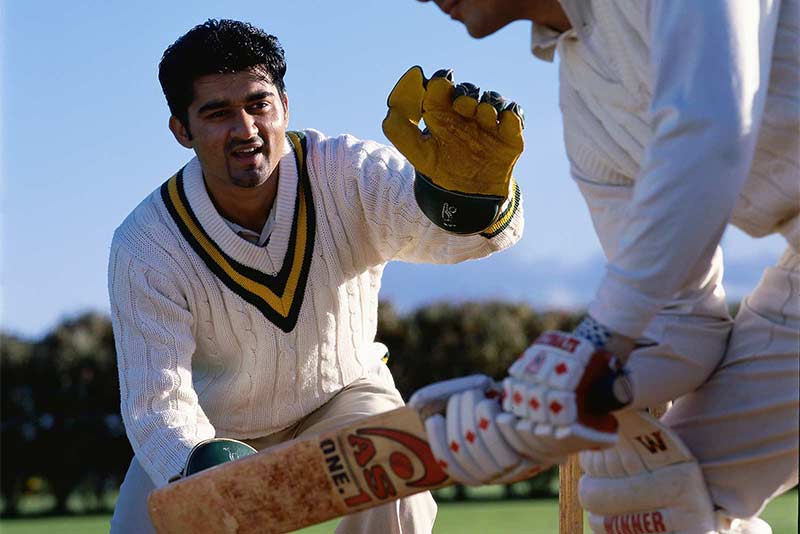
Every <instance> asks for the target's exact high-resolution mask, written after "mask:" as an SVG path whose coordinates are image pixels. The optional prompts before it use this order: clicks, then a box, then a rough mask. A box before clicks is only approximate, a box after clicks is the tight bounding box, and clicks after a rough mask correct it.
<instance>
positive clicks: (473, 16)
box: [422, 0, 523, 38]
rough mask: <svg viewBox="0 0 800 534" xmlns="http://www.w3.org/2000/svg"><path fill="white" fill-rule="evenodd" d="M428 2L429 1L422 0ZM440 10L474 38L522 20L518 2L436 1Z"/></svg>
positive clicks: (485, 0)
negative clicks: (461, 24)
mask: <svg viewBox="0 0 800 534" xmlns="http://www.w3.org/2000/svg"><path fill="white" fill-rule="evenodd" d="M422 1H427V0H422ZM434 1H435V2H436V5H438V6H439V8H440V9H441V10H442V11H444V12H445V13H447V14H448V15H450V18H452V19H454V20H458V21H460V22H462V23H463V24H464V26H466V27H467V31H468V32H469V34H470V35H471V36H473V37H477V38H480V37H486V36H487V35H491V34H492V33H494V32H496V31H497V30H499V29H500V28H502V27H504V26H505V25H507V24H509V23H510V22H513V21H514V20H517V19H518V18H520V16H519V11H520V8H521V4H522V3H523V2H519V1H516V0H434Z"/></svg>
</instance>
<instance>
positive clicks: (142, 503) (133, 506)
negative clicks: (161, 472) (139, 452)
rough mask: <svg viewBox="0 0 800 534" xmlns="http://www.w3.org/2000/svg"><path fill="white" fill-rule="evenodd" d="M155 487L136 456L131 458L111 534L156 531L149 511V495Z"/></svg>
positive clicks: (135, 533)
mask: <svg viewBox="0 0 800 534" xmlns="http://www.w3.org/2000/svg"><path fill="white" fill-rule="evenodd" d="M153 489H155V486H154V485H153V482H152V481H151V480H150V477H148V476H147V473H145V471H144V469H143V468H142V466H141V465H140V464H139V462H138V460H136V457H134V458H133V460H131V465H130V467H128V472H127V473H125V480H123V481H122V485H121V486H120V488H119V497H118V498H117V504H116V505H115V506H114V515H113V516H112V517H111V534H150V533H153V534H154V533H155V529H154V528H153V523H152V522H151V521H150V515H148V513H147V496H148V495H149V494H150V492H151V491H153Z"/></svg>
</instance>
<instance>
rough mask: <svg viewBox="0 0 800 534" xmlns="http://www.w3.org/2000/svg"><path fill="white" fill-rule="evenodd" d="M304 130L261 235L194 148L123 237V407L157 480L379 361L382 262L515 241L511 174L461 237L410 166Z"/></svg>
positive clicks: (115, 272)
mask: <svg viewBox="0 0 800 534" xmlns="http://www.w3.org/2000/svg"><path fill="white" fill-rule="evenodd" d="M300 135H301V136H303V134H302V133H301V134H300ZM304 137H305V144H306V146H307V150H306V156H305V166H304V165H303V162H302V161H301V160H302V159H303V151H302V150H299V149H298V148H297V147H299V146H300V145H299V144H296V143H297V142H298V139H299V138H295V140H294V142H290V140H289V138H288V137H287V143H286V149H285V154H284V155H283V157H282V159H281V161H280V170H279V174H280V177H279V182H278V193H277V196H276V200H275V208H274V209H275V210H276V220H275V226H274V229H273V231H272V235H271V237H270V240H269V243H268V244H267V245H266V246H265V247H258V246H256V245H254V244H252V243H250V242H248V241H247V240H245V239H242V238H241V237H239V236H238V235H236V233H234V232H233V230H231V229H230V227H229V226H228V225H227V224H226V223H225V221H224V220H223V218H222V217H221V216H220V214H219V213H218V212H217V211H216V210H215V208H214V205H213V203H212V201H211V199H210V197H209V195H208V192H207V190H206V187H205V184H204V181H203V175H202V171H201V168H200V165H199V162H198V161H197V159H196V158H195V159H193V160H192V161H190V162H189V163H188V164H187V165H186V166H185V167H184V168H183V169H182V170H181V172H179V173H178V174H177V175H176V176H174V177H173V178H171V179H170V180H169V181H168V182H166V183H165V184H164V186H162V187H161V188H160V189H158V190H156V191H154V192H153V193H152V194H151V195H150V196H148V197H147V198H146V199H145V200H144V201H143V202H142V203H141V204H140V205H139V206H138V207H137V208H135V209H134V211H133V212H132V213H131V214H130V215H129V216H128V217H127V218H126V219H125V221H124V222H123V223H122V225H121V226H120V227H119V228H118V229H117V231H116V232H115V234H114V238H113V242H112V245H111V254H110V260H109V294H110V299H111V312H112V320H113V326H114V334H115V338H116V347H117V356H118V365H119V378H120V394H121V410H122V417H123V420H124V422H125V427H126V430H127V433H128V438H129V439H130V442H131V444H132V446H133V449H134V452H135V453H136V457H137V459H138V461H139V462H140V463H141V465H142V467H143V468H144V469H145V471H146V472H147V473H148V475H149V476H150V478H151V479H152V480H153V482H154V483H155V484H156V486H162V485H164V484H166V482H167V480H168V479H169V478H170V477H171V476H173V475H175V474H176V473H178V472H179V471H180V469H181V468H182V467H183V464H184V462H185V460H186V457H187V455H188V452H189V450H190V449H191V447H192V446H193V445H194V444H196V443H198V442H199V441H201V440H203V439H206V438H210V437H214V436H217V437H234V438H239V439H248V438H255V437H259V436H265V435H269V434H271V433H273V432H276V431H278V430H281V429H284V428H287V427H288V426H290V425H292V424H293V423H294V422H296V421H298V420H299V419H300V418H302V417H304V416H306V415H308V414H309V413H311V412H312V411H314V410H315V409H317V408H319V407H320V406H321V405H322V404H324V403H325V402H326V401H328V400H329V399H330V398H331V397H332V396H333V395H335V394H336V393H337V392H338V391H339V390H341V389H342V388H343V387H344V386H345V385H347V384H349V383H351V382H353V381H354V380H356V379H358V378H360V377H363V376H365V375H368V374H370V373H374V372H377V370H378V369H379V366H381V365H383V363H382V362H381V358H382V357H383V356H384V355H385V354H386V347H384V346H383V345H381V344H380V343H377V342H375V334H376V328H377V309H378V290H379V289H380V285H381V275H382V273H383V269H384V266H385V265H386V263H387V262H388V261H390V260H403V261H409V262H430V263H455V262H460V261H463V260H467V259H472V258H480V257H483V256H487V255H489V254H491V253H492V252H494V251H497V250H500V249H503V248H506V247H508V246H510V245H512V244H513V243H514V242H516V241H517V240H518V239H519V238H520V237H521V234H522V225H523V220H522V208H521V200H520V197H519V190H518V189H517V188H516V186H514V194H512V195H511V201H510V202H509V203H508V206H507V208H506V212H505V213H504V216H503V217H502V219H501V220H500V221H499V222H498V224H496V225H495V226H494V227H492V228H491V229H490V230H488V231H487V232H486V233H484V234H481V235H473V236H457V235H454V234H450V233H446V232H444V231H442V230H441V229H439V228H438V227H436V226H435V225H433V224H432V223H431V222H430V221H429V220H428V219H427V218H426V217H425V216H424V215H423V214H422V212H421V211H420V210H419V208H418V207H417V204H416V201H415V200H414V193H413V177H414V169H413V167H412V166H411V165H410V164H409V163H408V162H407V161H406V160H405V159H404V158H403V157H402V156H401V155H400V154H399V153H398V152H397V151H396V150H395V149H393V148H390V147H385V146H381V145H378V144H376V143H374V142H369V141H361V140H358V139H355V138H353V137H351V136H341V137H337V138H327V137H325V136H324V135H323V134H321V133H319V132H316V131H314V130H307V131H305V132H304ZM304 167H305V168H307V174H305V173H303V172H302V169H303V168H304ZM298 170H300V171H299V172H298Z"/></svg>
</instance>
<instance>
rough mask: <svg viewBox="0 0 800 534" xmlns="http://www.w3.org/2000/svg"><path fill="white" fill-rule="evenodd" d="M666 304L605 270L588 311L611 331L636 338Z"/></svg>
mask: <svg viewBox="0 0 800 534" xmlns="http://www.w3.org/2000/svg"><path fill="white" fill-rule="evenodd" d="M663 305H664V303H663V302H661V301H659V300H655V299H653V298H651V297H648V296H647V295H644V294H642V293H641V292H639V291H637V290H636V289H634V288H632V287H630V286H629V285H627V284H625V283H623V282H621V281H619V280H616V279H614V278H612V277H611V276H610V274H609V273H608V272H606V275H605V277H603V281H602V282H601V283H600V288H599V289H598V290H597V293H595V297H594V299H593V300H592V302H591V303H590V304H589V308H588V313H589V315H591V316H592V317H594V318H595V319H596V320H597V322H599V323H601V324H602V325H604V326H605V327H607V328H608V329H609V330H611V331H612V332H615V333H618V334H622V335H624V336H627V337H630V338H634V339H636V338H639V337H640V336H641V335H642V333H643V332H644V331H645V329H646V328H647V326H648V325H649V324H650V321H652V320H653V318H654V317H655V316H656V314H657V313H658V312H659V311H660V310H661V308H662V307H663Z"/></svg>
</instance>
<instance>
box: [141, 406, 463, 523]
mask: <svg viewBox="0 0 800 534" xmlns="http://www.w3.org/2000/svg"><path fill="white" fill-rule="evenodd" d="M452 483H453V481H452V480H451V479H450V478H449V477H448V476H447V474H446V473H445V472H444V471H442V470H441V468H440V467H439V466H438V464H437V463H436V460H435V458H434V457H433V454H432V453H431V450H430V447H429V446H428V442H427V437H426V435H425V428H424V426H423V424H422V421H421V419H420V416H419V414H418V413H417V412H416V411H415V410H414V409H413V408H410V407H403V408H398V409H396V410H392V411H390V412H386V413H383V414H379V415H375V416H371V417H367V418H364V419H361V420H359V421H355V422H353V423H350V424H348V425H345V426H342V427H339V428H336V429H332V430H329V431H326V432H323V433H322V434H319V435H316V436H309V437H303V438H300V439H296V440H292V441H289V442H286V443H282V444H280V445H277V446H275V447H270V448H269V449H265V450H263V451H261V452H259V453H258V454H254V455H252V456H248V457H246V458H243V459H241V460H237V461H235V462H230V463H226V464H222V465H219V466H217V467H212V468H211V469H207V470H205V471H201V472H200V473H197V474H196V475H192V476H190V477H188V478H185V479H182V480H179V481H177V482H174V483H172V484H169V485H168V486H166V487H163V488H160V489H157V490H155V491H153V492H152V493H151V494H150V497H149V499H148V507H149V511H150V517H151V518H152V520H153V524H154V525H155V527H156V530H157V531H158V532H159V533H160V534H167V533H169V534H183V533H186V534H205V533H208V534H212V533H213V534H217V533H248V532H270V533H280V532H289V531H293V530H297V529H299V528H302V527H305V526H308V525H313V524H316V523H320V522H323V521H327V520H328V519H332V518H334V517H339V516H342V515H346V514H350V513H353V512H357V511H359V510H364V509H366V508H372V507H373V506H378V505H381V504H384V503H386V502H390V501H393V500H396V499H399V498H402V497H406V496H408V495H413V494H414V493H419V492H421V491H426V490H431V489H435V488H441V487H444V486H447V485H449V484H452Z"/></svg>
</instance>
